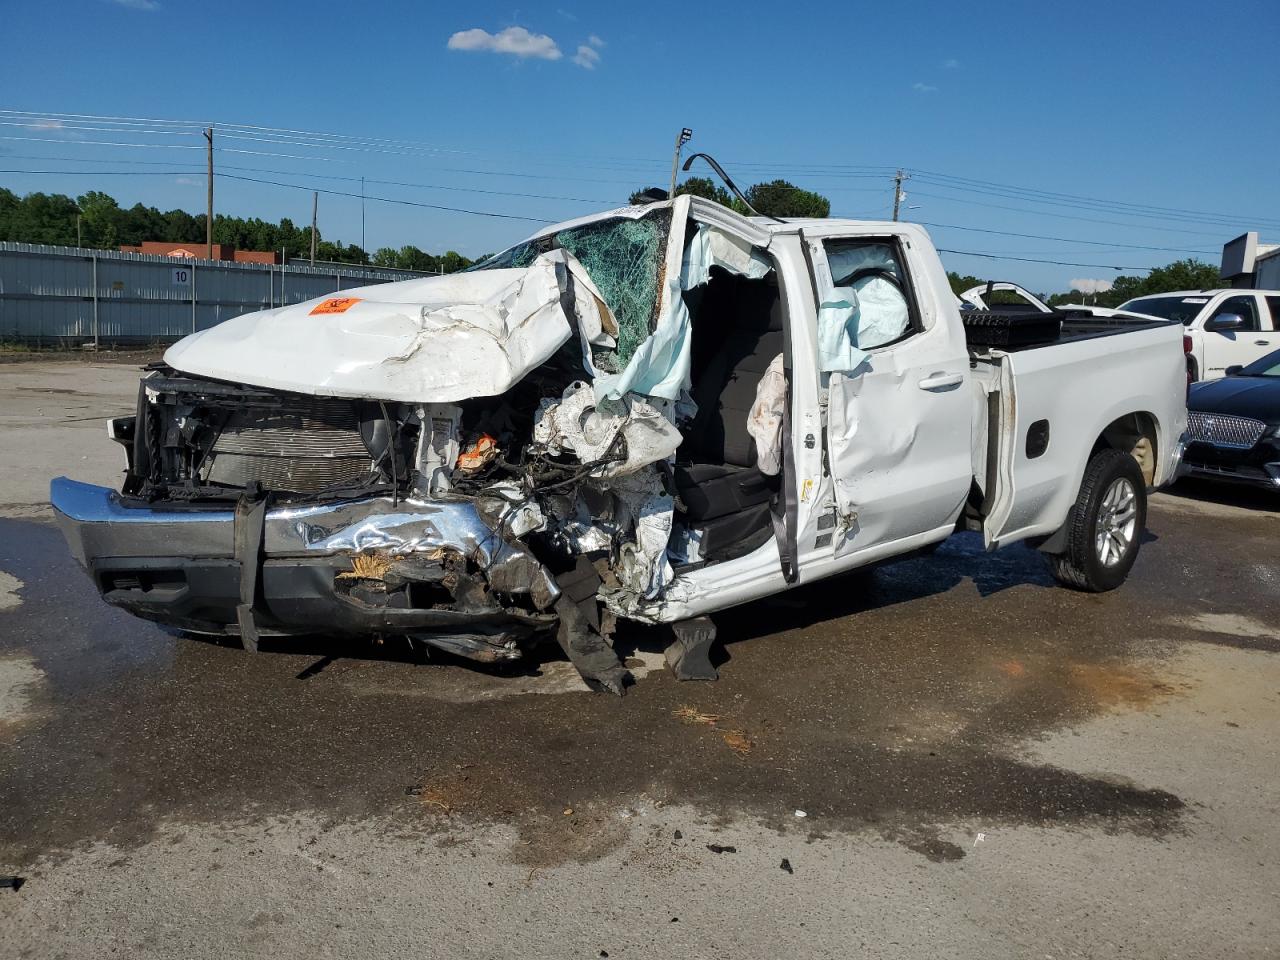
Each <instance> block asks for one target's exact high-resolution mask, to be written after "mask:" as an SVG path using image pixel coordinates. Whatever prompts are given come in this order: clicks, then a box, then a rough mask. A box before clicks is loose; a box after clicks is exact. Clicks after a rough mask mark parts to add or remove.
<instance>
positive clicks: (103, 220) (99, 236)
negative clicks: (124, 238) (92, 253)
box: [76, 190, 124, 248]
mask: <svg viewBox="0 0 1280 960" xmlns="http://www.w3.org/2000/svg"><path fill="white" fill-rule="evenodd" d="M76 203H77V205H78V206H79V208H80V214H81V221H82V224H81V226H82V232H83V235H84V242H85V245H86V246H92V247H107V248H110V247H116V246H119V245H120V243H121V240H120V234H121V228H122V227H123V225H124V211H122V210H121V209H120V205H119V204H118V203H116V200H115V197H112V196H108V195H107V194H105V193H102V192H101V191H99V190H90V191H89V192H88V193H86V194H84V195H83V196H82V197H80V198H79V199H78V200H77V201H76Z"/></svg>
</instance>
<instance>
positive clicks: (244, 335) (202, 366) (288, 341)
mask: <svg viewBox="0 0 1280 960" xmlns="http://www.w3.org/2000/svg"><path fill="white" fill-rule="evenodd" d="M556 269H557V265H556V263H555V262H554V261H552V260H551V259H549V258H546V257H538V258H536V259H535V260H534V261H533V262H532V264H530V265H529V266H528V267H527V268H525V269H518V270H517V269H512V270H481V271H476V272H468V273H455V274H449V275H447V276H441V277H428V278H425V279H422V280H406V281H404V282H402V283H393V284H385V285H379V286H371V287H360V288H358V289H356V290H352V291H344V293H348V295H349V297H350V298H351V299H353V300H354V301H355V302H353V303H352V304H351V305H350V306H349V307H348V308H347V309H346V310H344V311H343V312H341V313H322V314H319V315H315V314H313V312H312V311H313V308H314V307H316V306H317V304H318V302H319V301H308V302H306V303H300V304H296V305H292V306H288V307H282V308H279V309H276V310H264V311H262V312H260V313H251V314H246V315H244V316H242V317H236V318H234V319H232V320H227V321H225V322H224V323H220V324H218V325H217V326H216V327H211V328H209V329H208V330H202V331H200V332H199V333H194V334H192V335H191V336H189V337H186V338H184V339H182V340H180V341H178V342H177V343H176V344H174V345H173V346H172V347H170V348H169V349H168V350H167V351H166V352H165V355H164V358H165V362H166V363H168V364H169V365H170V366H172V367H173V368H174V369H176V370H181V371H183V372H184V373H188V374H194V375H198V376H207V377H213V378H215V379H219V380H228V381H232V382H235V383H248V384H253V385H255V386H262V387H271V388H275V389H280V390H288V391H291V392H294V393H304V394H310V395H318V396H328V397H360V398H376V399H378V400H383V401H386V402H406V403H452V402H456V401H459V400H465V399H469V398H473V397H487V396H497V395H499V394H502V393H505V392H506V391H507V390H509V389H510V388H511V387H513V386H514V385H515V384H516V383H517V382H518V381H519V380H521V379H522V378H523V377H524V376H525V374H527V373H528V372H529V371H530V370H532V369H533V368H534V367H536V366H538V365H539V364H541V363H543V362H544V361H546V360H547V358H548V357H550V356H551V355H552V353H554V352H555V351H556V349H558V348H559V347H560V345H561V344H563V343H564V342H565V341H566V340H568V339H569V337H570V336H571V335H572V329H571V327H570V324H569V320H568V318H567V317H566V316H565V313H564V309H563V307H562V304H561V291H560V286H559V283H558V281H557V276H556Z"/></svg>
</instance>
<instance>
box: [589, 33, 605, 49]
mask: <svg viewBox="0 0 1280 960" xmlns="http://www.w3.org/2000/svg"><path fill="white" fill-rule="evenodd" d="M587 43H589V44H591V45H592V46H593V47H603V46H604V41H603V40H601V39H600V38H599V37H597V36H596V35H595V34H594V33H593V34H592V35H591V36H589V37H587Z"/></svg>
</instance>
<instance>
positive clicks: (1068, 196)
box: [917, 170, 1280, 223]
mask: <svg viewBox="0 0 1280 960" xmlns="http://www.w3.org/2000/svg"><path fill="white" fill-rule="evenodd" d="M917 172H918V173H919V174H921V175H923V176H925V177H936V178H939V179H942V180H950V181H957V186H956V189H963V188H962V187H960V186H959V185H958V184H960V183H963V184H972V185H976V186H981V187H993V188H996V189H997V190H1004V191H1012V192H1013V193H1014V194H1015V195H1016V194H1028V195H1040V196H1046V197H1053V198H1055V199H1061V200H1076V201H1080V202H1083V203H1089V204H1100V205H1103V207H1104V208H1118V207H1123V208H1128V209H1131V210H1134V211H1138V212H1147V213H1174V214H1181V215H1186V216H1203V217H1211V218H1214V219H1221V220H1229V221H1242V220H1257V219H1258V218H1257V217H1256V216H1255V215H1253V214H1250V215H1249V216H1241V215H1237V214H1226V213H1213V212H1210V211H1207V210H1189V209H1187V208H1185V207H1162V206H1156V205H1153V204H1146V203H1132V202H1130V201H1127V200H1104V199H1101V198H1098V197H1086V196H1081V195H1079V194H1072V193H1060V192H1057V191H1053V190H1040V189H1037V188H1033V187H1017V186H1013V185H1011V184H1002V183H996V182H993V181H989V180H976V179H973V178H970V177H961V176H956V175H954V174H949V173H935V172H930V171H928V170H920V171H917ZM944 185H946V184H942V183H939V184H938V186H944ZM975 192H976V191H975ZM997 195H999V194H997ZM1024 199H1030V196H1027V197H1025V198H1024ZM1263 219H1264V220H1273V219H1274V218H1271V217H1266V218H1263ZM1276 222H1277V223H1280V221H1276Z"/></svg>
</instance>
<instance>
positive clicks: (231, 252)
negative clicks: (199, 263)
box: [120, 240, 280, 264]
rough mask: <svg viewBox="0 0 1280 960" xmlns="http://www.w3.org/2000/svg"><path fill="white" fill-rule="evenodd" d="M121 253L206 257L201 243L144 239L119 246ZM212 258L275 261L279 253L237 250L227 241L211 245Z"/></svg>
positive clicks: (259, 261)
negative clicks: (133, 244) (132, 243)
mask: <svg viewBox="0 0 1280 960" xmlns="http://www.w3.org/2000/svg"><path fill="white" fill-rule="evenodd" d="M120 252H121V253H150V254H154V255H156V256H160V257H178V258H180V259H184V260H204V259H207V258H206V256H205V254H206V252H207V250H206V248H205V245H204V244H203V243H165V242H163V241H160V240H144V241H143V242H142V245H141V246H137V247H121V248H120ZM213 259H214V260H223V261H226V262H228V263H276V264H278V263H279V262H280V254H279V253H273V252H272V251H270V250H237V249H235V248H234V247H233V246H231V244H229V243H215V244H214V245H213Z"/></svg>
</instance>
